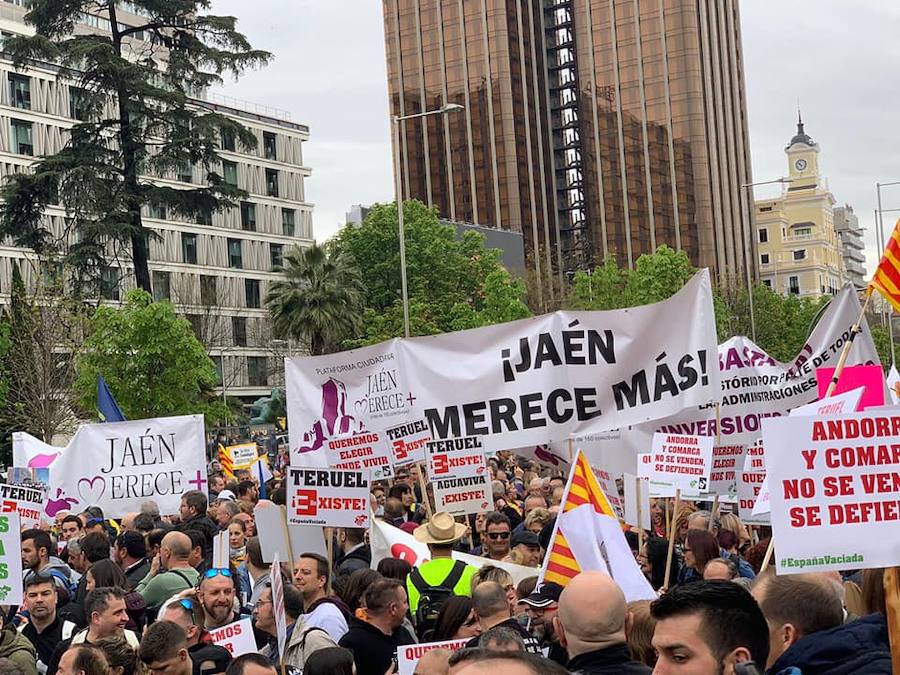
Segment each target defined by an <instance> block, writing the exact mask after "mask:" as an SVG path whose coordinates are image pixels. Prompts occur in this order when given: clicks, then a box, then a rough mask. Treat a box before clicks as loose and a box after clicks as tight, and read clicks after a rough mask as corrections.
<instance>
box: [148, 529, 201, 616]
mask: <svg viewBox="0 0 900 675" xmlns="http://www.w3.org/2000/svg"><path fill="white" fill-rule="evenodd" d="M190 555H191V538H190V537H189V536H187V535H186V534H184V533H183V532H169V533H168V534H167V535H166V536H165V537H163V540H162V543H161V544H160V546H159V553H158V554H156V555H155V556H153V561H152V562H151V563H150V571H149V572H147V576H145V577H144V578H143V579H142V580H141V581H140V583H138V585H137V586H136V587H135V589H134V590H136V591H137V592H138V593H140V594H141V596H142V597H143V598H144V602H146V603H147V607H149V608H150V609H158V608H159V607H160V606H161V605H162V604H163V603H164V602H165V601H166V600H168V599H169V598H171V597H172V596H173V595H175V594H176V593H180V592H181V591H183V590H186V589H188V588H194V587H195V586H196V585H197V581H198V579H199V577H200V575H199V574H198V573H197V570H195V569H194V568H193V567H191V564H190V562H189V561H188V558H189V557H190Z"/></svg>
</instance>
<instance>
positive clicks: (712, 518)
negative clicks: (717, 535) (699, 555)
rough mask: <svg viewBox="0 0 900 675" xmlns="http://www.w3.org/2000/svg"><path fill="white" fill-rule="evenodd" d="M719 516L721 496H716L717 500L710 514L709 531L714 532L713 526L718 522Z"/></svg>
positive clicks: (714, 500)
mask: <svg viewBox="0 0 900 675" xmlns="http://www.w3.org/2000/svg"><path fill="white" fill-rule="evenodd" d="M718 515H719V495H718V494H716V496H715V499H713V505H712V509H711V510H710V512H709V528H708V529H709V531H710V532H712V531H713V526H714V525H715V522H716V516H718Z"/></svg>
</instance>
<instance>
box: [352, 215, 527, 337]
mask: <svg viewBox="0 0 900 675" xmlns="http://www.w3.org/2000/svg"><path fill="white" fill-rule="evenodd" d="M403 215H404V227H405V237H406V261H407V277H408V294H409V316H410V334H411V335H433V334H436V333H441V332H447V331H452V330H459V329H462V328H471V327H476V326H482V325H488V324H490V323H497V322H499V321H509V320H511V319H518V318H523V317H527V316H531V312H530V310H529V309H528V306H527V305H526V304H525V301H524V300H525V285H524V283H523V282H521V281H520V280H516V279H513V278H512V277H511V276H510V274H509V273H508V272H507V271H506V270H505V269H504V268H503V266H502V264H501V263H500V251H499V250H497V249H488V248H485V245H484V237H483V236H482V235H481V234H479V233H477V232H474V231H469V232H466V233H465V234H464V235H463V236H462V237H458V236H457V233H456V229H455V228H454V227H453V226H451V225H447V224H445V223H442V222H441V221H440V219H439V218H438V213H437V210H436V209H430V208H428V207H427V206H425V204H423V203H422V202H420V201H418V200H410V201H406V202H404V204H403ZM334 244H335V246H336V247H337V248H338V249H339V250H343V251H348V252H350V253H351V254H352V255H353V257H354V259H355V260H356V261H357V262H358V264H359V266H360V269H361V271H362V275H363V285H364V288H365V299H364V302H365V307H366V311H365V313H364V315H363V324H364V329H363V332H362V337H361V339H358V340H355V341H353V342H351V343H349V344H351V345H362V344H372V343H374V342H378V341H381V340H386V339H389V338H392V337H398V336H402V335H403V305H402V300H401V298H400V287H401V281H400V240H399V236H398V224H397V205H396V203H391V204H377V205H375V206H374V207H373V208H372V211H371V213H370V214H369V215H368V217H366V219H365V220H364V221H363V223H362V224H361V225H359V226H354V225H347V226H346V227H344V228H343V229H342V230H341V231H340V232H339V233H338V235H337V236H336V237H335V240H334Z"/></svg>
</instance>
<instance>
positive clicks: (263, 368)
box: [247, 356, 269, 387]
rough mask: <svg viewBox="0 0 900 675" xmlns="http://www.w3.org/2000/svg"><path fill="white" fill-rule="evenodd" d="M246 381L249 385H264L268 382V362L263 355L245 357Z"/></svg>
mask: <svg viewBox="0 0 900 675" xmlns="http://www.w3.org/2000/svg"><path fill="white" fill-rule="evenodd" d="M247 382H248V384H249V385H250V386H251V387H265V386H267V385H268V384H269V364H268V359H267V358H266V357H265V356H248V357H247Z"/></svg>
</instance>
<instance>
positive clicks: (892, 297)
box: [869, 220, 900, 312]
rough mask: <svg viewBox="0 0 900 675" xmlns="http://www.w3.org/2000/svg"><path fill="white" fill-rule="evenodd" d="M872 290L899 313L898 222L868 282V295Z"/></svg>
mask: <svg viewBox="0 0 900 675" xmlns="http://www.w3.org/2000/svg"><path fill="white" fill-rule="evenodd" d="M873 288H877V289H878V291H879V292H880V293H881V294H882V295H883V296H884V297H885V299H886V300H887V301H888V302H889V303H891V304H892V305H893V306H894V309H896V310H897V311H898V312H900V220H898V221H897V224H896V225H894V231H893V232H891V236H890V237H888V241H887V246H885V247H884V254H883V255H882V256H881V262H880V263H878V267H876V268H875V274H874V275H873V276H872V281H870V282H869V292H870V293H871V292H872V289H873Z"/></svg>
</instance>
